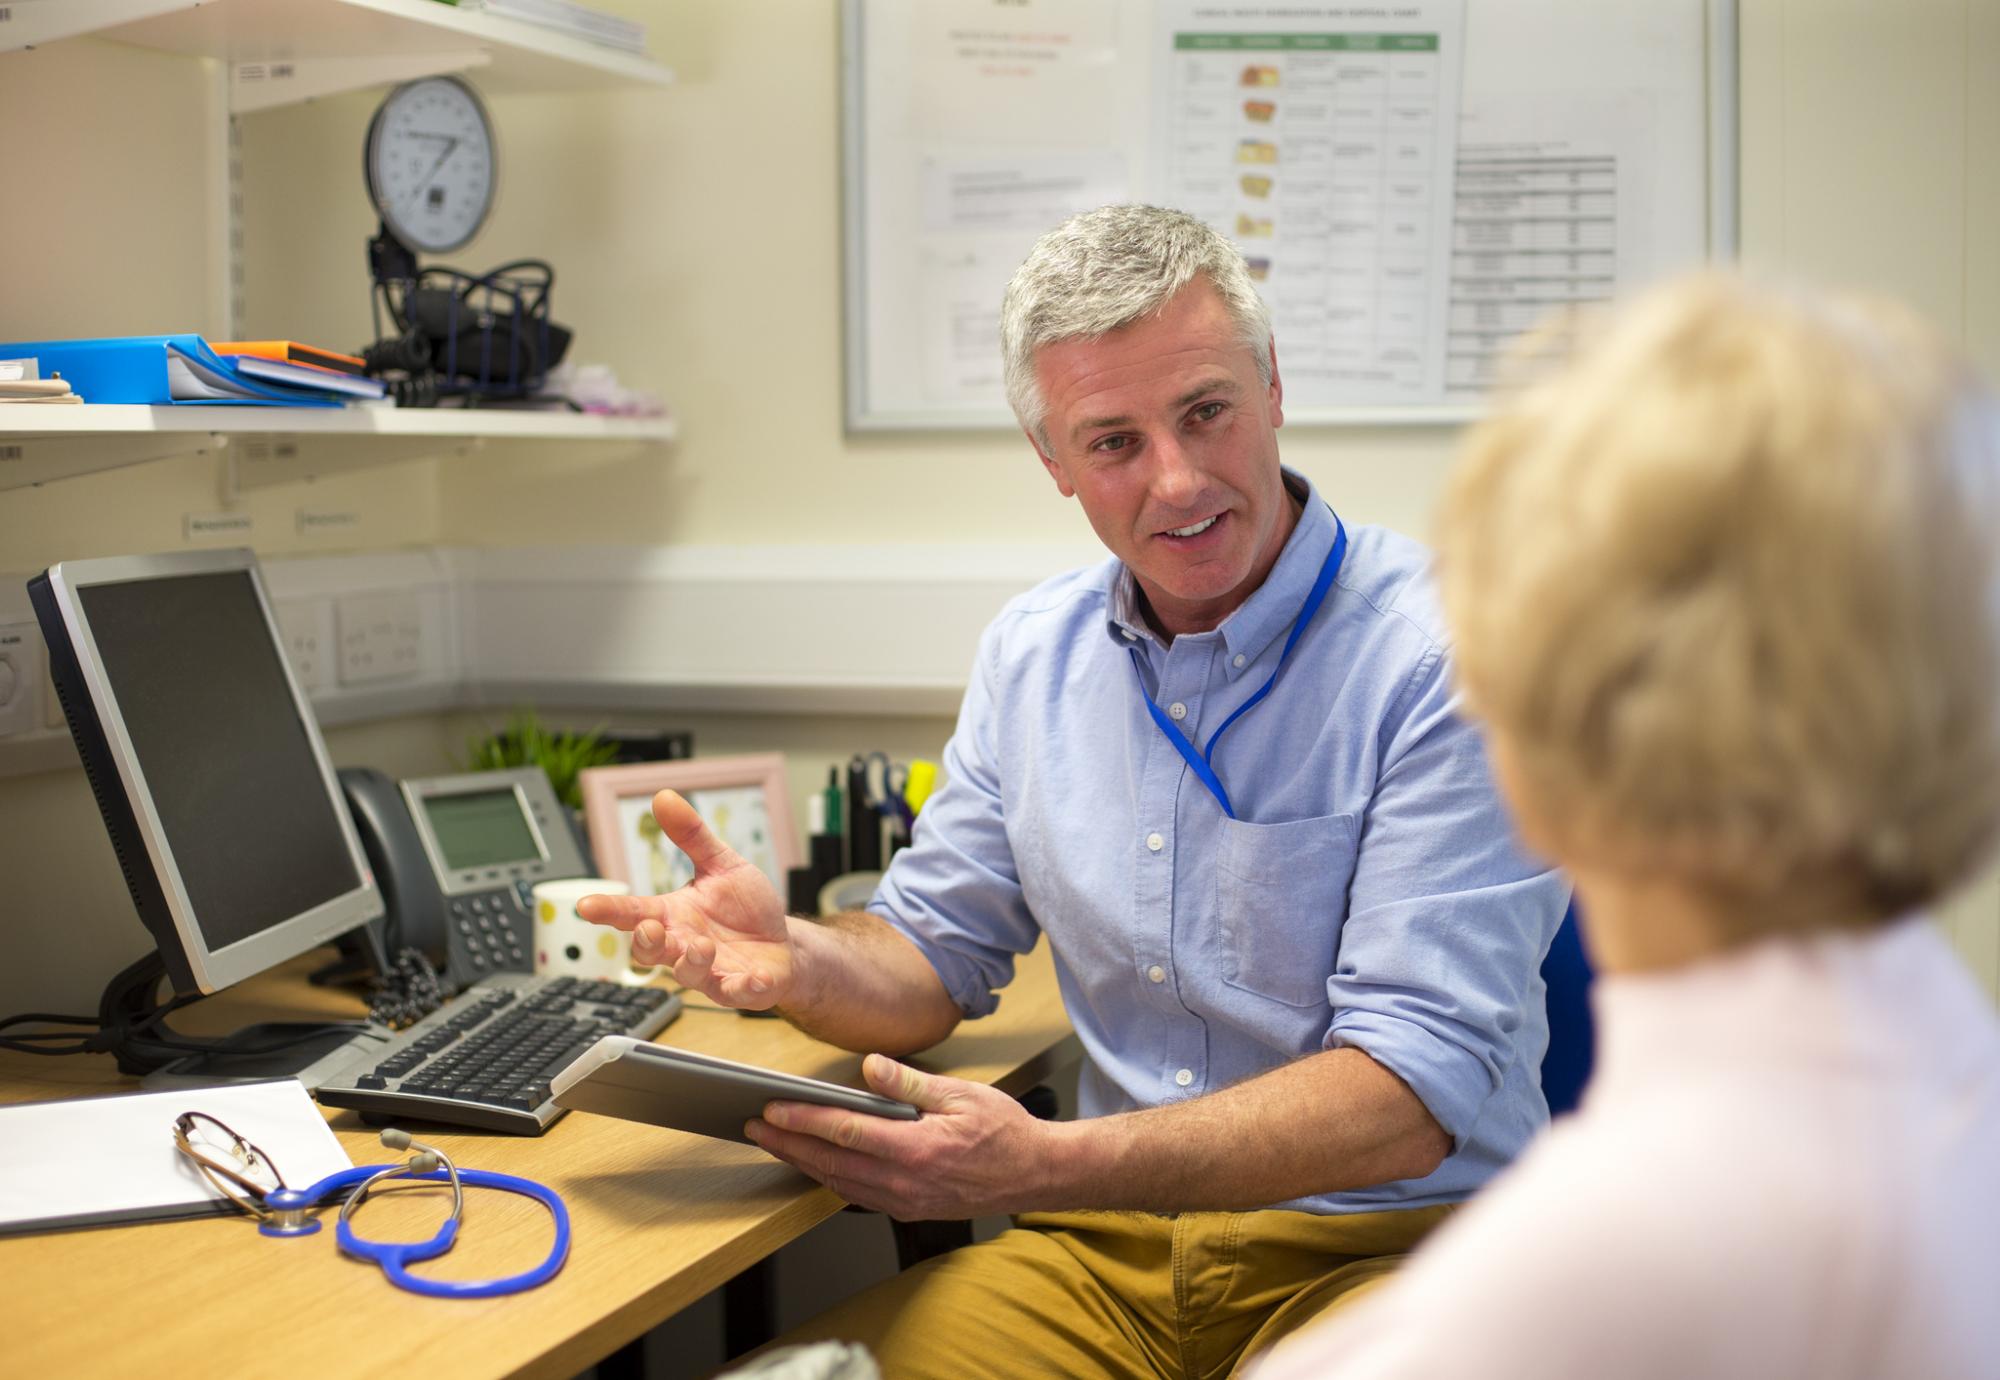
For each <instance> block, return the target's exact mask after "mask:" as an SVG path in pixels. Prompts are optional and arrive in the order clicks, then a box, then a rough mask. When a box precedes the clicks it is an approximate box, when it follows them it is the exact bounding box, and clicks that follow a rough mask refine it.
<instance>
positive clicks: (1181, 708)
mask: <svg viewBox="0 0 2000 1380" xmlns="http://www.w3.org/2000/svg"><path fill="white" fill-rule="evenodd" d="M1167 713H1169V714H1171V715H1173V717H1174V718H1176V719H1185V718H1186V717H1187V706H1186V705H1184V704H1182V703H1181V702H1180V701H1179V700H1175V701H1174V702H1173V703H1172V704H1170V705H1168V706H1167Z"/></svg>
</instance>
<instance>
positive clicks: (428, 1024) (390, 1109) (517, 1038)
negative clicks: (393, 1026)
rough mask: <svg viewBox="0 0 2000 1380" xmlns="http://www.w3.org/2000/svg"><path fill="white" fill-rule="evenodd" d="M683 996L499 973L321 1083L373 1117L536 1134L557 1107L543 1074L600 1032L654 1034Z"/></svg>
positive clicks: (324, 1091) (325, 1098)
mask: <svg viewBox="0 0 2000 1380" xmlns="http://www.w3.org/2000/svg"><path fill="white" fill-rule="evenodd" d="M680 1010H681V1000H680V998H679V997H677V996H675V995H674V994H673V993H671V992H667V991H664V990H662V989H661V988H658V987H626V986H622V985H621V984H619V983H616V982H595V981H591V980H588V979H585V978H574V977H535V976H531V975H530V974H527V973H496V974H494V975H493V976H491V977H487V978H483V979H481V980H480V981H479V982H477V983H475V984H474V985H472V986H471V987H468V988H467V989H466V990H465V991H463V992H461V993H459V994H458V995H457V996H455V997H453V998H452V999H451V1000H449V1001H447V1002H446V1003H445V1004H444V1005H443V1006H441V1007H439V1008H438V1009H437V1010H436V1011H433V1012H432V1013H431V1014H430V1015H428V1016H426V1017H424V1018H423V1019H422V1020H421V1021H418V1022H417V1023H416V1024H415V1025H413V1026H411V1027H410V1028H409V1029H408V1030H404V1031H401V1032H399V1033H398V1034H397V1035H396V1037H395V1038H394V1039H393V1040H391V1041H390V1042H389V1043H388V1044H386V1045H383V1046H382V1047H381V1048H380V1049H378V1050H375V1051H373V1052H372V1053H371V1054H370V1055H369V1056H368V1057H367V1059H365V1060H363V1061H361V1062H360V1063H357V1064H355V1065H353V1066H352V1067H350V1068H349V1069H348V1070H347V1071H346V1072H344V1073H342V1074H339V1075H337V1076H335V1077H334V1078H332V1079H331V1080H329V1081H328V1082H325V1083H322V1084H321V1085H320V1087H319V1089H318V1091H317V1093H316V1096H317V1097H318V1098H319V1100H320V1101H321V1102H323V1103H325V1104H326V1105H327V1106H329V1107H351V1108H353V1109H354V1110H356V1111H358V1112H360V1113H361V1115H362V1119H363V1120H365V1121H368V1122H370V1123H371V1124H379V1123H382V1122H386V1121H436V1122H445V1123H448V1124H450V1125H455V1126H471V1127H474V1128H476V1129H479V1130H482V1131H512V1132H515V1133H517V1134H520V1135H528V1136H538V1135H540V1134H541V1133H542V1132H543V1131H546V1130H547V1129H548V1128H549V1125H550V1123H551V1122H553V1121H554V1120H555V1119H556V1118H557V1117H559V1116H561V1115H562V1114H563V1109H562V1108H561V1107H558V1106H556V1105H555V1103H553V1102H551V1101H549V1080H550V1079H551V1078H553V1077H555V1076H556V1074H558V1073H560V1072H561V1071H562V1070H563V1069H564V1068H565V1067H567V1066H568V1065H569V1063H570V1061H571V1060H573V1059H575V1058H576V1056H577V1055H579V1054H581V1053H583V1052H584V1051H585V1050H586V1049H589V1048H590V1047H591V1045H593V1044H595V1043H596V1042H597V1039H598V1037H599V1036H602V1035H634V1036H638V1037H639V1038H641V1039H644V1038H646V1037H647V1036H650V1035H653V1034H656V1033H657V1032H659V1031H660V1030H662V1029H664V1028H665V1027H666V1025H667V1023H668V1022H669V1021H671V1020H673V1019H674V1017H676V1016H678V1015H679V1014H680Z"/></svg>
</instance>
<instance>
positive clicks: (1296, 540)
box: [1105, 469, 1334, 665]
mask: <svg viewBox="0 0 2000 1380" xmlns="http://www.w3.org/2000/svg"><path fill="white" fill-rule="evenodd" d="M1279 474H1280V475H1281V476H1282V477H1283V479H1284V483H1285V489H1286V491H1287V492H1289V493H1290V495H1291V496H1292V497H1293V498H1296V499H1297V500H1298V501H1299V503H1300V505H1301V511H1300V513H1299V520H1298V522H1297V523H1296V524H1294V525H1293V527H1292V534H1291V536H1289V537H1287V538H1286V539H1285V549H1284V550H1283V551H1281V552H1279V553H1278V563H1277V564H1276V565H1274V566H1272V567H1271V573H1270V574H1269V575H1267V576H1265V577H1264V583H1263V584H1261V585H1259V586H1258V587H1257V588H1256V589H1255V590H1253V591H1251V594H1250V597H1249V598H1248V599H1245V600H1244V601H1243V603H1242V604H1241V605H1240V606H1239V607H1238V608H1237V609H1236V611H1235V612H1234V613H1231V614H1230V615H1229V616H1228V617H1227V618H1225V619H1223V620H1222V624H1221V626H1220V627H1218V628H1217V629H1216V630H1215V632H1213V633H1187V634H1183V635H1184V636H1188V637H1212V636H1220V637H1221V638H1222V642H1223V646H1224V647H1225V648H1226V649H1227V650H1228V652H1229V653H1230V659H1231V660H1232V661H1233V660H1234V659H1235V658H1236V657H1238V656H1241V657H1242V658H1243V659H1244V663H1245V664H1246V665H1247V664H1249V663H1251V662H1254V661H1256V659H1257V658H1258V657H1259V656H1260V655H1262V654H1263V651H1264V649H1265V648H1266V647H1268V646H1270V645H1271V642H1272V641H1273V640H1274V639H1276V638H1277V637H1279V636H1280V635H1282V634H1283V633H1285V632H1287V631H1289V630H1290V628H1291V626H1292V623H1293V621H1294V620H1296V619H1297V618H1298V616H1299V608H1300V606H1301V605H1303V604H1304V603H1305V600H1306V595H1307V594H1309V593H1311V592H1312V587H1313V581H1314V580H1316V579H1318V578H1319V571H1320V567H1321V565H1323V564H1324V563H1325V561H1326V557H1327V553H1328V552H1330V551H1332V550H1333V535H1334V530H1333V510H1332V509H1331V508H1329V507H1327V505H1326V503H1325V501H1324V500H1322V499H1321V498H1320V496H1319V491H1318V490H1317V489H1315V488H1314V487H1313V485H1312V481H1311V480H1309V479H1307V478H1306V477H1305V476H1304V475H1302V474H1299V473H1298V472H1296V471H1294V470H1289V469H1281V470H1280V471H1279ZM1109 594H1110V598H1109V600H1108V601H1107V602H1106V612H1107V622H1106V624H1105V631H1106V632H1107V633H1108V634H1109V635H1110V636H1111V639H1112V640H1113V641H1114V642H1116V643H1118V644H1119V645H1120V646H1123V645H1125V644H1126V643H1128V642H1131V641H1133V640H1135V639H1136V640H1138V641H1143V642H1148V643H1151V644H1152V645H1153V646H1156V647H1160V646H1164V645H1165V643H1164V642H1163V641H1162V640H1161V638H1160V635H1159V634H1158V633H1156V632H1154V631H1153V629H1152V626H1151V625H1150V624H1148V623H1147V622H1146V618H1145V615H1144V614H1142V613H1141V612H1140V611H1139V586H1138V584H1137V582H1136V581H1134V580H1133V578H1132V570H1131V567H1129V566H1127V565H1126V564H1125V563H1124V562H1122V561H1114V562H1112V564H1111V587H1110V590H1109Z"/></svg>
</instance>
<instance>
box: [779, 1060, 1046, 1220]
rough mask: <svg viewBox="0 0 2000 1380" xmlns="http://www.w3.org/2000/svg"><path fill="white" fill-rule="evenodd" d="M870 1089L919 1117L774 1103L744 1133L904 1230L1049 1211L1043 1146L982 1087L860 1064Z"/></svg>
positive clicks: (1036, 1125) (1015, 1109)
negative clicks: (940, 1221) (916, 1110)
mask: <svg viewBox="0 0 2000 1380" xmlns="http://www.w3.org/2000/svg"><path fill="white" fill-rule="evenodd" d="M861 1072H862V1076H863V1077H864V1078H866V1079H867V1080H868V1086H869V1087H870V1088H872V1089H874V1090H875V1091H876V1092H878V1093H881V1094H882V1095H883V1096H884V1097H893V1098H896V1099H897V1100H898V1101H902V1102H909V1103H912V1104H914V1105H915V1106H918V1107H921V1108H922V1109H923V1116H922V1117H920V1118H919V1119H918V1120H916V1121H895V1120H891V1119H890V1118H888V1117H879V1116H870V1115H868V1114H867V1113H866V1112H851V1111H848V1110H846V1109H845V1108H841V1107H820V1106H814V1105H813V1104H811V1103H806V1102H773V1103H770V1104H769V1105H767V1106H766V1107H765V1108H764V1115H763V1117H762V1118H761V1119H759V1120H756V1121H752V1122H751V1123H750V1124H749V1125H748V1126H747V1127H746V1128H745V1132H746V1134H747V1135H748V1136H749V1137H750V1139H751V1140H753V1141H755V1142H756V1143H757V1144H758V1145H759V1146H761V1147H763V1148H764V1149H765V1150H767V1151H769V1152H770V1153H771V1154H773V1155H776V1156H777V1157H778V1158H779V1159H781V1160H783V1161H785V1162H786V1163H787V1164H789V1165H791V1166H793V1167H794V1168H796V1169H798V1170H800V1171H802V1172H803V1173H805V1174H808V1175H810V1176H811V1177H812V1178H814V1179H817V1180H819V1182H821V1183H823V1184H825V1185H826V1186H827V1187H828V1188H830V1189H832V1190H833V1191H834V1192H835V1193H838V1194H839V1195H840V1196H841V1197H843V1198H845V1199H846V1200H847V1201H848V1202H850V1203H855V1204H858V1205H859V1206H861V1207H866V1208H873V1209H875V1210H876V1211H878V1212H886V1213H888V1214H889V1215H890V1216H892V1217H896V1218H899V1219H901V1220H903V1221H906V1222H912V1221H923V1220H927V1219H936V1218H962V1217H984V1216H988V1215H991V1214H993V1213H1002V1212H1020V1211H1027V1210H1029V1209H1033V1208H1037V1207H1046V1206H1051V1205H1052V1204H1050V1203H1041V1202H1037V1201H1034V1200H1033V1196H1034V1194H1035V1193H1036V1192H1037V1191H1038V1190H1042V1191H1046V1188H1047V1184H1046V1178H1047V1173H1048V1165H1049V1159H1048V1153H1047V1145H1046V1138H1047V1137H1048V1136H1050V1135H1053V1134H1056V1132H1055V1129H1054V1128H1055V1126H1056V1123H1054V1122H1046V1121H1037V1120H1036V1119H1035V1118H1034V1116H1033V1115H1032V1114H1030V1113H1029V1112H1028V1110H1027V1109H1026V1108H1025V1107H1023V1106H1022V1105H1021V1104H1020V1103H1019V1102H1016V1101H1015V1100H1014V1099H1013V1098H1011V1097H1009V1096H1008V1095H1007V1094H1006V1093H1003V1092H1001V1091H1000V1090H999V1089H998V1088H990V1087H987V1086H986V1085H985V1084H984V1083H968V1082H965V1081H964V1080H962V1079H958V1078H946V1077H943V1076H941V1075H938V1074H934V1073H923V1072H921V1071H919V1070H917V1069H913V1068H911V1067H910V1066H909V1065H907V1064H899V1063H897V1062H896V1061H895V1060H894V1059H891V1058H889V1057H888V1056H886V1055H882V1054H871V1055H869V1056H868V1057H867V1058H866V1059H865V1060H863V1061H862V1064H861Z"/></svg>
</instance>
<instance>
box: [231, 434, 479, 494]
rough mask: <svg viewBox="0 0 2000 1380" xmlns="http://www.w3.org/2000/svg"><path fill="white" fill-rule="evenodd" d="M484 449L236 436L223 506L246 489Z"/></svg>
mask: <svg viewBox="0 0 2000 1380" xmlns="http://www.w3.org/2000/svg"><path fill="white" fill-rule="evenodd" d="M484 445H485V438H483V437H479V436H309V435H303V434H295V433H286V434H282V435H255V436H241V437H238V438H237V441H236V444H235V445H234V446H232V447H231V448H230V450H229V467H228V474H227V476H226V477H225V479H224V484H223V501H224V502H225V503H227V502H233V501H234V499H235V497H236V496H237V495H240V494H242V493H243V492H245V491H247V490H250V489H267V488H270V487H271V486H273V485H276V484H292V483H296V482H298V481H299V480H303V479H318V478H322V477H324V476H326V475H332V474H345V473H347V472H349V471H351V470H365V469H371V468H373V467H375V466H377V465H395V464H401V463H402V462H404V461H406V460H433V459H437V458H440V457H442V456H447V455H470V454H472V453H473V452H474V451H477V450H479V449H480V448H481V447H482V446H484Z"/></svg>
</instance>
